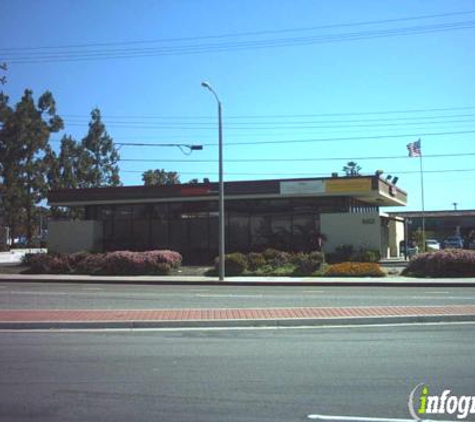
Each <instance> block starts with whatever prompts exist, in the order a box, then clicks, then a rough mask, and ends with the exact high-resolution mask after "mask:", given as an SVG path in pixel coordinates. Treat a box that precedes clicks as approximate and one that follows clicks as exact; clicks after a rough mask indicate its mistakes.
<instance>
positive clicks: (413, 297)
mask: <svg viewBox="0 0 475 422" xmlns="http://www.w3.org/2000/svg"><path fill="white" fill-rule="evenodd" d="M411 299H425V300H427V299H431V300H474V299H475V296H445V297H440V296H433V297H430V296H412V297H411Z"/></svg>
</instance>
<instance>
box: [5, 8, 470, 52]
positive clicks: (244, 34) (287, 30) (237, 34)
mask: <svg viewBox="0 0 475 422" xmlns="http://www.w3.org/2000/svg"><path fill="white" fill-rule="evenodd" d="M474 13H475V10H468V11H461V12H450V13H438V14H432V15H419V16H409V17H403V18H393V19H381V20H373V21H362V22H353V23H351V22H349V23H341V24H331V25H320V26H312V27H305V28H285V29H277V30H262V31H248V32H235V33H227V34H217V35H205V36H194V37H181V38H163V39H155V40H135V41H117V42H101V43H97V42H96V43H83V44H69V45H56V46H38V47H10V48H8V47H7V48H1V49H0V52H8V51H32V50H46V49H66V48H89V47H110V46H121V45H134V44H156V43H166V42H183V41H196V40H209V39H219V38H235V37H248V36H257V35H259V36H260V35H271V34H282V33H290V32H304V31H305V32H306V31H315V30H321V29H334V28H344V27H352V26H366V25H380V24H388V23H396V22H405V21H413V20H424V19H435V18H441V17H450V16H463V15H470V14H474Z"/></svg>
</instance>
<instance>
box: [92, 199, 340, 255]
mask: <svg viewBox="0 0 475 422" xmlns="http://www.w3.org/2000/svg"><path fill="white" fill-rule="evenodd" d="M347 205H348V203H347V202H346V201H344V200H343V199H342V198H321V199H319V198H291V199H270V200H267V199H265V200H264V199H261V200H256V199H252V200H239V201H236V200H228V201H225V207H226V211H225V213H226V215H225V216H226V251H227V252H235V251H236V252H237V251H239V252H250V251H262V250H264V249H266V248H275V249H280V250H287V251H309V250H313V249H315V248H316V247H317V244H318V242H317V237H318V234H319V227H320V223H319V220H320V217H319V216H320V213H321V212H335V211H337V210H338V211H339V212H341V210H342V209H344V208H345V206H347ZM94 212H95V214H96V215H97V218H99V219H101V220H102V221H103V223H104V249H106V250H118V249H129V250H148V249H173V250H176V251H178V252H180V253H181V254H182V255H183V257H184V262H185V263H188V264H210V263H211V262H212V260H213V258H215V257H216V256H217V255H218V236H219V233H218V203H217V201H214V202H211V201H190V202H172V203H156V204H136V205H116V206H100V207H97V208H96V210H94Z"/></svg>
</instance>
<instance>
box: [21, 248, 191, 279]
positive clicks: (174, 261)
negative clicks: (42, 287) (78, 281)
mask: <svg viewBox="0 0 475 422" xmlns="http://www.w3.org/2000/svg"><path fill="white" fill-rule="evenodd" d="M181 261H182V256H181V255H180V254H179V253H178V252H174V251H169V250H164V251H148V252H131V251H115V252H106V253H98V254H89V253H87V252H80V253H76V254H69V255H68V254H37V255H31V256H29V257H28V258H27V259H25V261H24V264H25V265H28V266H29V267H30V269H29V272H31V273H35V274H68V273H69V274H91V275H164V274H169V273H170V271H171V270H172V269H177V268H179V267H180V265H181Z"/></svg>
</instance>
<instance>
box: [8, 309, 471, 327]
mask: <svg viewBox="0 0 475 422" xmlns="http://www.w3.org/2000/svg"><path fill="white" fill-rule="evenodd" d="M446 321H475V305H456V306H367V307H338V308H337V307H320V308H314V307H307V308H254V309H247V308H245V309H155V310H82V309H75V310H35V309H32V310H0V329H5V330H14V329H20V330H21V329H23V330H34V329H74V328H75V329H107V328H122V329H123V328H126V329H133V328H178V327H181V328H186V327H187V328H191V327H194V328H207V327H208V328H209V327H229V328H232V327H292V326H293V327H302V326H322V325H366V324H395V323H414V322H446Z"/></svg>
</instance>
